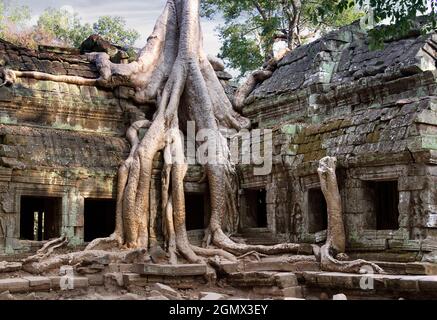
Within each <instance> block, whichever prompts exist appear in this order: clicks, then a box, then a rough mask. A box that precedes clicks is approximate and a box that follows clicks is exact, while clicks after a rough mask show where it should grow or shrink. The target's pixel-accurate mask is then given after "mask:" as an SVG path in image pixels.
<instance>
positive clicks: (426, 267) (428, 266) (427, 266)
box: [406, 262, 437, 276]
mask: <svg viewBox="0 0 437 320" xmlns="http://www.w3.org/2000/svg"><path fill="white" fill-rule="evenodd" d="M406 272H407V274H412V275H425V276H431V275H437V264H435V263H426V262H416V263H408V264H407V266H406Z"/></svg>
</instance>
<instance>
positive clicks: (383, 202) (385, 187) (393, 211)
mask: <svg viewBox="0 0 437 320" xmlns="http://www.w3.org/2000/svg"><path fill="white" fill-rule="evenodd" d="M369 184H370V188H371V191H372V195H373V201H374V208H375V218H376V230H397V229H399V208H398V206H399V191H398V182H397V181H375V182H370V183H369Z"/></svg>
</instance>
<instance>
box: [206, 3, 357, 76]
mask: <svg viewBox="0 0 437 320" xmlns="http://www.w3.org/2000/svg"><path fill="white" fill-rule="evenodd" d="M343 1H345V0H341V2H343ZM338 2H339V1H333V0H328V1H326V0H239V1H235V0H203V1H202V2H201V13H202V15H203V16H204V17H207V18H209V19H212V18H214V17H218V16H219V15H220V16H221V17H222V18H223V19H224V24H223V25H222V26H221V27H220V28H218V32H219V35H220V38H221V39H222V41H223V46H222V48H221V52H220V56H221V57H222V58H224V59H225V61H226V62H227V65H228V66H229V67H232V68H235V69H237V70H239V71H240V77H242V76H244V75H245V74H246V73H248V72H249V71H253V70H254V69H257V68H259V67H260V66H261V65H262V64H263V63H264V62H265V61H266V60H268V59H269V58H270V57H271V56H272V54H273V44H274V42H275V35H278V34H281V35H283V36H285V37H286V38H288V45H289V47H290V48H294V47H296V46H297V45H299V44H301V43H302V42H303V41H305V37H304V33H308V34H312V33H314V32H315V31H317V30H318V29H319V28H322V27H323V29H324V30H326V31H328V30H332V29H333V28H336V27H339V26H342V25H344V24H349V23H351V22H352V21H354V20H356V19H358V18H360V17H361V16H362V13H359V12H358V11H357V10H355V8H354V7H353V6H351V5H350V1H345V3H344V10H343V11H342V13H341V14H339V13H337V11H336V10H334V8H333V6H334V5H337V4H338ZM299 3H300V4H301V5H299ZM326 3H327V5H325V4H326ZM328 11H329V12H331V14H330V15H329V18H326V15H325V13H328ZM321 12H323V16H325V20H324V21H319V19H318V17H320V16H321Z"/></svg>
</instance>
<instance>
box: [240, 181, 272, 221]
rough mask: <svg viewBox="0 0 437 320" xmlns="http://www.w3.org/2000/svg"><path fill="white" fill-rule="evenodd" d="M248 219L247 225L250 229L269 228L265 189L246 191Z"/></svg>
mask: <svg viewBox="0 0 437 320" xmlns="http://www.w3.org/2000/svg"><path fill="white" fill-rule="evenodd" d="M244 195H245V200H246V208H247V217H246V223H245V224H246V225H245V226H244V227H249V228H267V226H268V224H267V202H266V200H267V192H266V190H265V189H246V190H244Z"/></svg>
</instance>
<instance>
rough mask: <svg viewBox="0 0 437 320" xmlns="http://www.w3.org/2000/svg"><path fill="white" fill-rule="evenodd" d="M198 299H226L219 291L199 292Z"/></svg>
mask: <svg viewBox="0 0 437 320" xmlns="http://www.w3.org/2000/svg"><path fill="white" fill-rule="evenodd" d="M199 299H200V300H209V301H213V300H215V301H216V300H226V296H225V295H223V294H220V293H215V292H201V293H200V295H199Z"/></svg>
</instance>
